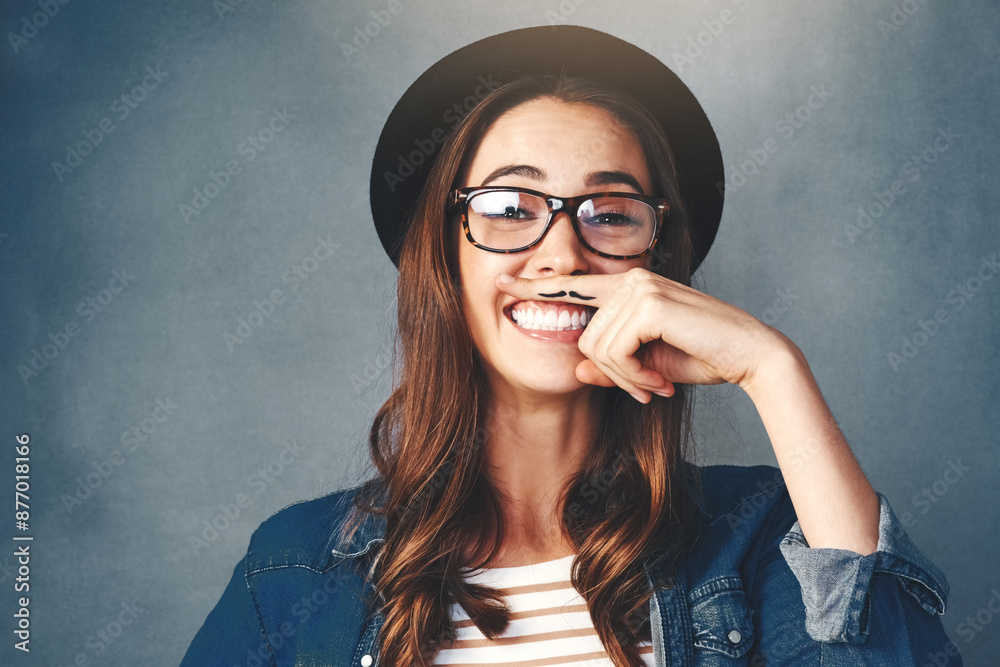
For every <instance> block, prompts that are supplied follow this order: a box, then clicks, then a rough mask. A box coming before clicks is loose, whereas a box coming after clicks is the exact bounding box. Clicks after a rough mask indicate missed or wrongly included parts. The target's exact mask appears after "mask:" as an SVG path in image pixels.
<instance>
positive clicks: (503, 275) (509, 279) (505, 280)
mask: <svg viewBox="0 0 1000 667" xmlns="http://www.w3.org/2000/svg"><path fill="white" fill-rule="evenodd" d="M500 282H502V283H504V284H505V285H509V284H511V283H512V282H514V276H509V275H507V274H506V273H501V274H500Z"/></svg>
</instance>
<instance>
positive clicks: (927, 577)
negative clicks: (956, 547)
mask: <svg viewBox="0 0 1000 667" xmlns="http://www.w3.org/2000/svg"><path fill="white" fill-rule="evenodd" d="M877 495H878V499H879V525H878V546H877V548H876V550H875V553H872V554H868V555H867V556H862V555H860V554H858V553H856V552H854V551H850V550H847V549H812V548H810V547H809V544H808V543H807V542H806V539H805V536H804V535H803V534H802V529H801V527H800V526H799V522H798V521H796V522H795V524H794V525H793V526H792V528H791V529H790V530H789V531H788V533H787V534H786V535H785V537H784V539H782V541H781V544H780V549H781V553H782V555H783V556H784V557H785V561H786V562H787V563H788V567H789V568H791V570H792V573H793V574H794V575H795V578H796V579H798V581H799V586H800V587H801V588H802V601H803V603H804V604H805V608H806V631H807V632H808V633H809V636H810V637H812V639H813V640H814V641H821V642H847V643H851V644H863V643H864V642H865V641H866V640H867V639H868V633H869V629H870V626H869V607H870V605H871V598H870V595H869V593H870V587H871V585H872V577H873V576H874V575H877V574H882V575H886V574H888V575H892V576H893V577H894V578H895V580H896V581H897V582H899V584H900V585H901V586H902V589H903V590H905V591H906V592H907V593H909V594H910V596H912V597H913V598H914V599H915V600H916V601H917V603H919V604H920V606H921V607H922V608H923V609H924V610H925V611H926V612H927V613H929V614H943V613H944V610H945V605H946V602H947V597H948V593H949V587H948V581H947V580H946V579H945V576H944V573H943V572H941V570H939V569H938V568H937V567H936V566H935V565H934V564H933V563H931V562H930V561H929V560H927V558H926V557H925V556H924V555H923V554H922V553H920V550H919V549H917V547H916V546H914V544H913V542H911V541H910V538H909V537H908V536H907V535H906V531H904V530H903V527H902V525H901V524H900V521H899V519H898V518H897V517H896V515H895V513H894V512H893V511H892V507H890V506H889V501H888V500H886V498H885V496H883V495H882V494H881V493H879V494H877Z"/></svg>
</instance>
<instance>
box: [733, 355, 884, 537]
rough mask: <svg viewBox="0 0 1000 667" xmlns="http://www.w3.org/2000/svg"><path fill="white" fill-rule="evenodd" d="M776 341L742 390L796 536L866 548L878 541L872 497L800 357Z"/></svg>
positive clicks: (875, 502)
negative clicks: (791, 511)
mask: <svg viewBox="0 0 1000 667" xmlns="http://www.w3.org/2000/svg"><path fill="white" fill-rule="evenodd" d="M780 339H781V340H780V342H779V343H778V344H776V345H775V346H774V349H773V353H772V354H770V355H769V357H768V360H767V362H766V363H764V364H762V366H761V367H760V368H759V369H758V370H757V372H756V373H755V374H754V376H753V378H752V379H751V380H750V381H749V382H747V383H746V385H744V386H743V388H744V390H745V391H746V392H747V394H748V395H749V396H750V398H751V400H752V401H753V402H754V405H755V406H756V408H757V412H758V414H759V415H760V418H761V421H762V422H763V423H764V428H765V429H766V430H767V434H768V437H769V438H770V440H771V446H772V447H773V448H774V453H775V456H776V457H777V459H778V466H779V467H780V468H781V472H782V475H783V476H784V479H785V484H786V487H787V488H788V494H789V496H790V497H791V499H792V504H793V505H794V507H795V513H796V515H797V517H798V520H799V525H800V526H801V528H802V533H803V535H804V536H805V538H806V540H807V541H808V542H809V546H810V547H812V548H834V549H849V550H851V551H855V552H857V553H859V554H862V555H867V554H869V553H872V552H874V551H875V549H876V547H877V545H878V523H879V501H878V497H877V496H876V495H875V491H874V490H873V489H872V487H871V484H869V483H868V479H867V478H866V477H865V474H864V472H862V470H861V467H860V466H859V465H858V462H857V460H856V459H855V458H854V454H853V453H852V452H851V449H850V446H849V445H848V444H847V441H846V440H845V438H844V435H843V433H841V431H840V427H839V426H837V423H836V421H835V420H834V418H833V414H832V413H831V412H830V409H829V407H827V405H826V401H825V400H824V399H823V395H822V394H821V393H820V390H819V387H818V386H817V384H816V380H815V378H814V377H813V375H812V372H811V371H810V369H809V364H808V363H807V362H806V359H805V357H804V356H803V355H802V353H801V351H800V350H799V349H798V348H797V347H796V346H795V345H794V344H793V343H791V341H789V340H788V339H787V338H785V337H784V336H780Z"/></svg>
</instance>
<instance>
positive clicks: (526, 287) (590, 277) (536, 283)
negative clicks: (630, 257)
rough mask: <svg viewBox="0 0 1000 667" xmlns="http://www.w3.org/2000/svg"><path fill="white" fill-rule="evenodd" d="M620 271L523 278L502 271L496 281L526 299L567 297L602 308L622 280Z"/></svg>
mask: <svg viewBox="0 0 1000 667" xmlns="http://www.w3.org/2000/svg"><path fill="white" fill-rule="evenodd" d="M622 275H623V274H620V273H600V274H584V275H579V276H551V277H547V278H522V277H518V276H511V275H508V274H505V273H502V274H500V275H498V276H497V277H496V279H495V280H494V284H495V285H496V287H497V289H499V290H500V291H501V292H504V293H505V294H510V295H511V296H515V297H518V298H519V299H525V300H540V301H545V300H548V301H553V300H558V301H565V302H566V303H579V304H582V305H585V306H594V307H595V308H600V307H601V305H603V304H604V303H605V302H606V300H607V298H608V296H609V295H610V294H611V293H612V292H614V290H615V288H616V287H617V286H618V284H619V283H620V282H621V276H622Z"/></svg>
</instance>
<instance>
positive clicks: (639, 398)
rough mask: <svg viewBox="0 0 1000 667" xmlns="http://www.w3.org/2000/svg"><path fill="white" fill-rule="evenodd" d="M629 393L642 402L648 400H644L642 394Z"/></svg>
mask: <svg viewBox="0 0 1000 667" xmlns="http://www.w3.org/2000/svg"><path fill="white" fill-rule="evenodd" d="M629 395H630V396H631V397H632V398H634V399H635V400H637V401H639V402H640V403H645V402H646V401H644V400H642V396H640V395H639V394H633V393H632V392H629Z"/></svg>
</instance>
